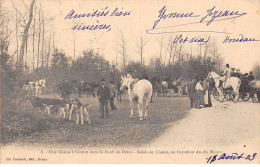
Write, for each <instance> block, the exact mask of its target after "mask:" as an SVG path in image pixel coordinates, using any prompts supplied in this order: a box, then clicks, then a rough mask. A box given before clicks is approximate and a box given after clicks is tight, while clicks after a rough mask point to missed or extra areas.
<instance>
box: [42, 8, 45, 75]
mask: <svg viewBox="0 0 260 167" xmlns="http://www.w3.org/2000/svg"><path fill="white" fill-rule="evenodd" d="M44 31H45V30H44V18H43V10H42V73H43V70H44V42H45V39H44Z"/></svg>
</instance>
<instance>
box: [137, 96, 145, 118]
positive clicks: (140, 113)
mask: <svg viewBox="0 0 260 167" xmlns="http://www.w3.org/2000/svg"><path fill="white" fill-rule="evenodd" d="M138 100H139V102H138V109H139V117H140V121H142V120H143V119H144V113H143V99H138Z"/></svg>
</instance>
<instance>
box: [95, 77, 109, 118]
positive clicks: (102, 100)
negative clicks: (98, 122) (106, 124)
mask: <svg viewBox="0 0 260 167" xmlns="http://www.w3.org/2000/svg"><path fill="white" fill-rule="evenodd" d="M97 96H98V101H99V104H100V108H99V109H100V111H101V116H100V117H99V118H104V113H105V114H106V118H108V117H109V111H108V102H109V98H110V88H109V87H108V86H107V85H106V81H105V79H101V86H99V88H98V90H97Z"/></svg>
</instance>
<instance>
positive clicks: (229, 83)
mask: <svg viewBox="0 0 260 167" xmlns="http://www.w3.org/2000/svg"><path fill="white" fill-rule="evenodd" d="M210 78H213V79H214V81H215V87H216V88H217V91H218V93H219V100H220V101H221V102H223V101H224V95H223V90H222V89H221V88H220V87H219V82H220V79H221V77H220V76H219V75H218V74H217V73H215V72H213V71H211V72H209V74H208V77H207V79H210ZM240 84H241V80H240V79H239V78H237V77H230V78H228V79H227V80H226V82H224V83H223V84H222V86H223V89H227V88H231V87H232V88H233V91H234V92H235V98H234V102H235V103H236V102H237V101H238V98H239V87H240Z"/></svg>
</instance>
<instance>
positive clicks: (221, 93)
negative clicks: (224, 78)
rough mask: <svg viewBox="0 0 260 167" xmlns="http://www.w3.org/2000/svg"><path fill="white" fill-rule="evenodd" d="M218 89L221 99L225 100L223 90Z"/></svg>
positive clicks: (221, 100)
mask: <svg viewBox="0 0 260 167" xmlns="http://www.w3.org/2000/svg"><path fill="white" fill-rule="evenodd" d="M217 91H218V94H219V101H220V102H223V101H224V98H225V97H224V95H223V92H222V90H221V89H220V88H217Z"/></svg>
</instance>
